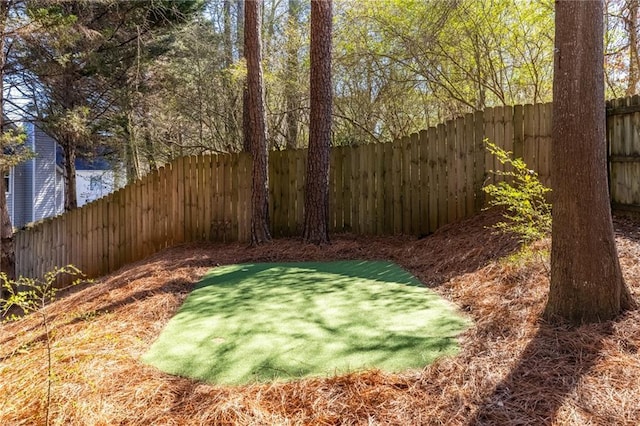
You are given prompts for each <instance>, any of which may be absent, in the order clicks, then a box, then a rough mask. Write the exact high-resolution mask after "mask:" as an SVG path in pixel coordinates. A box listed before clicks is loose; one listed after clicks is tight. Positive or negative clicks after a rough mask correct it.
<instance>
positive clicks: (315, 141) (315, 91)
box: [302, 0, 332, 244]
mask: <svg viewBox="0 0 640 426" xmlns="http://www.w3.org/2000/svg"><path fill="white" fill-rule="evenodd" d="M331 6H332V1H331V0H313V1H312V2H311V75H310V80H309V83H310V92H311V93H310V113H309V154H308V158H307V179H306V184H305V186H306V188H305V199H304V212H305V213H304V230H303V234H302V237H303V239H304V241H306V242H310V243H314V244H328V243H329V153H330V149H331V124H332V117H331V114H332V91H331V90H332V85H331V29H332V22H331V19H332V10H331Z"/></svg>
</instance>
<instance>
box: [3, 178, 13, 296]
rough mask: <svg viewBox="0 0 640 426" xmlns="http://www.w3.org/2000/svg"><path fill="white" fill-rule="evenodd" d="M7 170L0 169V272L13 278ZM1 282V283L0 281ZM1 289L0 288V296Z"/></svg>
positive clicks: (11, 231) (11, 230)
mask: <svg viewBox="0 0 640 426" xmlns="http://www.w3.org/2000/svg"><path fill="white" fill-rule="evenodd" d="M5 173H8V171H7V170H0V174H1V175H2V176H0V177H1V179H0V272H4V273H5V274H7V278H9V279H14V278H15V275H16V274H15V261H16V255H15V249H14V247H13V227H12V226H11V217H10V216H9V209H8V208H7V196H6V195H5V193H6V192H7V188H5V186H6V185H5V182H4V174H5ZM0 284H1V283H0ZM1 297H2V289H1V288H0V298H1Z"/></svg>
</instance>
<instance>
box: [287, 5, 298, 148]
mask: <svg viewBox="0 0 640 426" xmlns="http://www.w3.org/2000/svg"><path fill="white" fill-rule="evenodd" d="M299 26H300V0H289V18H288V22H287V27H288V30H289V31H288V40H287V81H286V83H285V97H286V103H287V116H286V124H287V147H288V148H298V121H299V116H300V111H299V108H300V97H299V96H298V88H297V84H296V83H297V78H298V67H299V64H298V63H299V60H298V53H299V52H298V38H297V37H296V34H297V29H298V27H299Z"/></svg>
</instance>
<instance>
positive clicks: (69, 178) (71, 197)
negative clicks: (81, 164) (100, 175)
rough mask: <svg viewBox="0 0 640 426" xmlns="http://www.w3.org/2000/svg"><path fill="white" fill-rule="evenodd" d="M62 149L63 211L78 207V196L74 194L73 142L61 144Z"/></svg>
mask: <svg viewBox="0 0 640 426" xmlns="http://www.w3.org/2000/svg"><path fill="white" fill-rule="evenodd" d="M62 150H63V151H64V168H65V177H64V186H65V188H64V211H69V210H73V209H75V208H77V207H78V196H77V194H76V146H75V143H73V142H67V143H64V144H62Z"/></svg>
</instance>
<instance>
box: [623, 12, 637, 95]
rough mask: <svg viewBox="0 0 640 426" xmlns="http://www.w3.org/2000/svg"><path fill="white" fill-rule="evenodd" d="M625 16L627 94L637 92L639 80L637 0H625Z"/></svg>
mask: <svg viewBox="0 0 640 426" xmlns="http://www.w3.org/2000/svg"><path fill="white" fill-rule="evenodd" d="M625 8H626V12H627V16H626V17H625V20H624V23H625V27H626V30H627V33H628V34H629V83H628V85H627V96H631V95H635V94H637V93H638V83H639V82H640V58H639V57H638V0H627V1H626V4H625Z"/></svg>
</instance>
